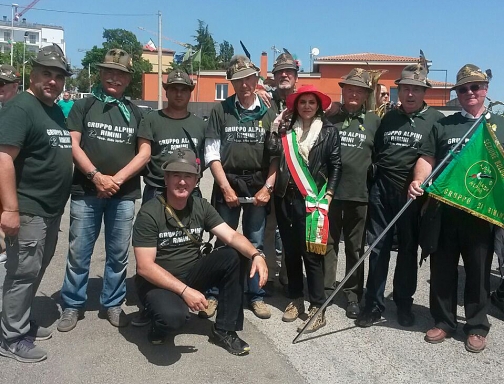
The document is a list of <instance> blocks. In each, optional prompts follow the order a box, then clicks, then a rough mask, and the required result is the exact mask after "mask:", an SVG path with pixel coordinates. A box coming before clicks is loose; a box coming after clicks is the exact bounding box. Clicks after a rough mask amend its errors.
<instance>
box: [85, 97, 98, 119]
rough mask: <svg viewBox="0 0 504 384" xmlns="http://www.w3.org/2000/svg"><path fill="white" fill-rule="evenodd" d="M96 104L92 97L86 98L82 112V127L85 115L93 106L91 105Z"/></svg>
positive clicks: (94, 98)
mask: <svg viewBox="0 0 504 384" xmlns="http://www.w3.org/2000/svg"><path fill="white" fill-rule="evenodd" d="M95 102H96V97H94V96H89V97H86V102H85V103H84V110H83V111H82V126H84V125H85V121H84V120H85V119H86V116H87V114H88V113H89V110H90V109H91V107H92V106H93V104H94V103H95Z"/></svg>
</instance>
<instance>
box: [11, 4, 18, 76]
mask: <svg viewBox="0 0 504 384" xmlns="http://www.w3.org/2000/svg"><path fill="white" fill-rule="evenodd" d="M17 7H18V5H17V4H12V10H11V11H12V12H11V13H12V17H11V51H10V65H11V66H12V65H13V63H14V14H15V13H17Z"/></svg>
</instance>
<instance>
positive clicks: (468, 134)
mask: <svg viewBox="0 0 504 384" xmlns="http://www.w3.org/2000/svg"><path fill="white" fill-rule="evenodd" d="M487 115H488V116H487ZM485 117H486V118H487V119H489V118H490V113H489V112H488V113H487V112H486V111H485V113H482V114H481V116H480V117H478V119H477V120H476V121H475V122H474V124H473V125H471V127H470V128H469V129H468V130H467V132H466V133H465V134H464V135H463V136H462V137H461V138H460V140H459V141H458V143H457V144H456V145H455V146H454V147H453V148H452V149H451V150H450V151H449V152H448V154H447V155H446V156H445V157H444V159H443V160H441V162H440V163H439V164H438V165H437V166H436V168H434V170H433V171H432V172H431V174H430V175H429V176H428V177H427V178H426V179H425V180H424V182H423V183H422V185H421V186H420V188H422V189H424V188H425V186H426V185H427V184H428V183H429V181H431V180H432V178H433V177H434V176H436V175H437V174H438V172H439V171H440V170H441V168H442V167H443V166H444V165H445V164H446V163H447V162H448V160H449V159H450V158H451V157H452V156H453V153H454V152H455V151H456V150H457V149H458V148H459V147H460V146H462V145H463V143H464V141H465V139H466V138H467V137H469V136H470V135H471V134H472V133H473V131H474V130H475V129H476V127H478V125H479V124H480V123H481V121H482V120H483V119H484V118H485ZM412 202H413V199H412V198H411V197H410V198H408V200H407V201H406V203H405V204H404V206H403V207H402V208H401V210H400V211H399V212H398V213H397V215H395V216H394V218H393V219H392V220H391V221H390V223H389V224H388V225H387V226H386V227H385V229H384V230H383V232H382V233H380V235H378V237H377V238H376V240H375V241H374V242H373V244H371V245H370V246H369V248H368V249H367V250H366V252H364V254H363V255H362V256H361V258H360V259H359V260H358V261H357V263H355V265H354V266H353V268H352V269H351V270H350V271H349V272H348V273H347V274H346V276H345V277H344V278H343V280H341V282H340V283H339V284H338V286H337V287H336V289H335V290H334V291H333V292H332V293H331V294H330V295H329V297H328V298H327V300H326V301H325V302H324V304H322V306H321V307H320V308H319V309H318V310H317V312H316V313H315V314H314V315H313V316H312V317H311V319H310V321H308V323H306V325H305V326H304V327H303V329H301V331H300V332H299V333H298V334H297V336H296V337H295V338H294V340H292V344H296V342H297V340H298V339H299V338H300V337H301V336H302V335H303V334H304V333H305V330H306V329H307V328H308V327H309V326H310V325H311V324H312V323H313V322H314V321H315V319H316V318H317V316H318V314H319V313H320V312H321V311H323V310H324V309H325V308H326V307H327V306H328V305H329V303H330V302H331V300H332V299H333V298H334V296H336V294H337V293H338V292H339V291H340V290H341V288H342V287H343V285H344V284H345V283H346V282H347V280H348V279H349V278H350V276H352V274H353V273H354V272H355V271H356V270H357V268H359V266H360V265H361V264H362V263H363V262H364V260H366V259H367V257H368V256H369V255H370V254H371V251H372V250H373V249H374V248H375V247H376V245H377V244H378V243H379V242H380V240H381V239H382V238H383V237H384V236H385V235H386V234H387V232H388V231H389V230H390V228H392V227H393V226H394V224H395V223H396V221H397V220H399V217H401V215H402V214H403V213H404V211H406V209H407V208H408V207H409V206H410V205H411V203H412Z"/></svg>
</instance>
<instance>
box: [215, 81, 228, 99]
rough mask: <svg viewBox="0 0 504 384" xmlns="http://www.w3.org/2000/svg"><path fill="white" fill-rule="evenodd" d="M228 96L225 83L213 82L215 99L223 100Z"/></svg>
mask: <svg viewBox="0 0 504 384" xmlns="http://www.w3.org/2000/svg"><path fill="white" fill-rule="evenodd" d="M227 97H228V85H227V84H215V100H224V99H225V98H227Z"/></svg>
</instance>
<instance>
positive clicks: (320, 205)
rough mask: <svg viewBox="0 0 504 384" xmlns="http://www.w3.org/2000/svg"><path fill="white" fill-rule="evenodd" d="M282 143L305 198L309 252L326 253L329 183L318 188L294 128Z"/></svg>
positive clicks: (294, 176)
mask: <svg viewBox="0 0 504 384" xmlns="http://www.w3.org/2000/svg"><path fill="white" fill-rule="evenodd" d="M282 145H283V148H284V153H285V160H286V162H287V167H288V168H289V171H290V174H291V176H292V179H293V180H294V183H296V186H297V187H298V189H299V192H301V195H303V197H304V199H305V205H306V249H307V251H308V252H313V253H317V254H319V255H325V254H326V248H327V238H328V237H329V220H328V218H327V213H328V211H329V204H328V201H327V199H325V198H324V196H325V193H326V188H327V183H325V184H324V186H323V187H322V188H321V189H320V191H318V190H317V184H316V183H315V180H313V177H312V175H311V174H310V171H309V169H308V167H307V165H306V163H305V161H304V160H303V158H302V157H301V155H300V154H299V150H298V143H297V140H296V133H295V132H294V130H291V131H289V132H287V133H286V134H285V135H283V136H282Z"/></svg>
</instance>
